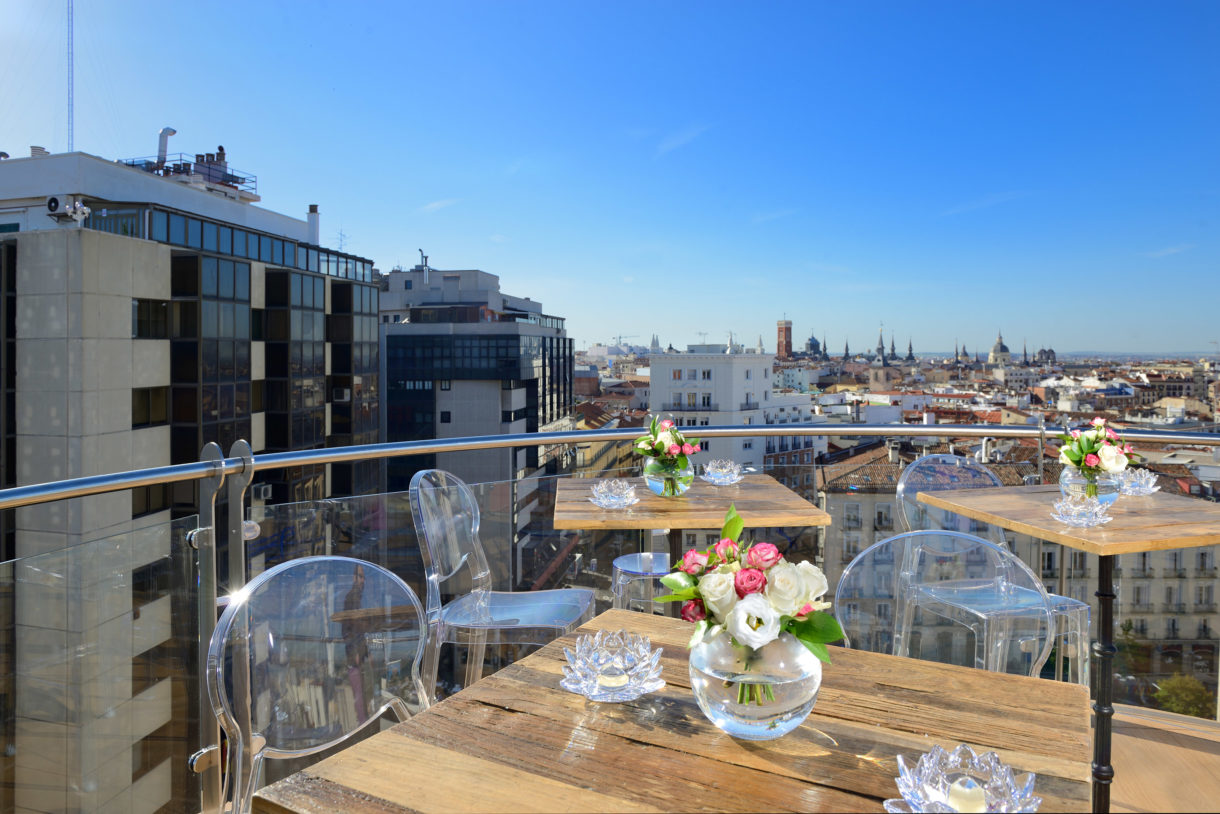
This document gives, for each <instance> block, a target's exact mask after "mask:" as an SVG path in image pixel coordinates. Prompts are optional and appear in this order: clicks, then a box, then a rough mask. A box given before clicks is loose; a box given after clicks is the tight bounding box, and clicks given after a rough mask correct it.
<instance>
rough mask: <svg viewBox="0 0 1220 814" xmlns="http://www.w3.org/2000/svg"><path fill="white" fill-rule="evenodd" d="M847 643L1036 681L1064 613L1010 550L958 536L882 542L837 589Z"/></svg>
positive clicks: (907, 536)
mask: <svg viewBox="0 0 1220 814" xmlns="http://www.w3.org/2000/svg"><path fill="white" fill-rule="evenodd" d="M834 609H835V616H836V618H837V619H838V620H839V624H840V625H842V627H843V632H844V636H845V638H846V640H847V646H849V647H854V648H856V649H861V650H874V651H879V652H886V653H892V654H894V655H898V656H907V657H911V658H920V659H925V660H930V661H942V662H946V663H951V664H963V665H966V666H972V667H977V668H980V669H985V670H992V671H995V672H1008V673H1027V674H1028V675H1032V676H1036V675H1038V674H1039V671H1040V670H1041V669H1042V665H1043V664H1045V662H1046V659H1047V656H1048V655H1049V653H1050V650H1051V646H1052V643H1053V641H1054V631H1055V613H1054V608H1053V606H1052V603H1051V600H1050V597H1049V595H1048V594H1047V592H1046V589H1045V588H1044V587H1043V586H1042V582H1041V580H1039V579H1038V578H1037V577H1036V576H1035V575H1034V573H1033V571H1031V570H1030V569H1029V567H1028V566H1027V565H1026V564H1025V563H1023V562H1022V561H1021V560H1020V559H1019V558H1017V557H1016V556H1015V555H1014V554H1012V553H1011V552H1010V551H1008V549H1007V548H1005V547H1003V546H998V545H996V544H995V543H992V542H989V541H987V540H984V539H982V538H981V537H975V536H973V535H970V534H964V533H961V532H954V531H914V532H906V533H904V534H899V535H896V536H894V537H890V538H889V539H887V540H882V541H880V542H878V543H874V544H873V545H871V546H869V547H868V548H866V549H865V550H864V551H862V552H860V554H859V555H857V556H856V557H855V559H853V560H852V561H851V563H850V564H848V566H847V568H846V569H845V570H844V571H843V575H842V577H840V579H839V584H838V587H837V589H836V591H835V605H834Z"/></svg>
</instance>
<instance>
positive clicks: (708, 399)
mask: <svg viewBox="0 0 1220 814" xmlns="http://www.w3.org/2000/svg"><path fill="white" fill-rule="evenodd" d="M699 403H700V404H701V405H702V406H704V407H711V406H712V394H711V393H704V394H703V396H702V397H701V399H700V402H699Z"/></svg>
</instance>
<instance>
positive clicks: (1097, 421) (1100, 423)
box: [1090, 416, 1106, 427]
mask: <svg viewBox="0 0 1220 814" xmlns="http://www.w3.org/2000/svg"><path fill="white" fill-rule="evenodd" d="M1090 423H1091V424H1092V425H1093V426H1094V427H1101V426H1104V425H1105V423H1106V420H1105V419H1104V418H1102V417H1101V416H1097V418H1094V419H1093V420H1092V421H1091V422H1090Z"/></svg>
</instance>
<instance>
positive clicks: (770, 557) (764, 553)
mask: <svg viewBox="0 0 1220 814" xmlns="http://www.w3.org/2000/svg"><path fill="white" fill-rule="evenodd" d="M783 558H784V555H783V554H780V553H779V549H778V548H776V547H775V544H774V543H757V544H755V545H753V546H750V550H749V551H747V552H746V562H747V563H749V564H750V565H752V566H754V567H755V568H762V569H767V568H770V567H771V566H773V565H775V564H776V563H777V562H779V561H780V560H781V559H783Z"/></svg>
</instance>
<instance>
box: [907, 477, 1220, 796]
mask: <svg viewBox="0 0 1220 814" xmlns="http://www.w3.org/2000/svg"><path fill="white" fill-rule="evenodd" d="M1060 496H1061V495H1060V492H1059V487H1058V486H1045V485H1044V486H1016V487H999V488H996V489H959V490H953V491H941V492H920V493H919V497H918V498H917V499H918V500H919V501H920V502H922V503H927V504H928V505H929V506H936V507H938V508H941V509H948V510H949V511H952V512H956V513H957V514H961V515H965V516H966V517H970V518H973V519H975V520H982V521H983V522H986V523H990V524H992V525H996V526H1001V527H1003V528H1006V529H1011V530H1013V531H1017V532H1021V533H1022V534H1029V535H1031V536H1033V537H1036V538H1039V539H1042V540H1047V541H1049V542H1052V543H1062V544H1063V545H1065V546H1068V547H1069V548H1075V549H1078V550H1080V551H1087V552H1089V553H1090V554H1097V555H1098V557H1097V593H1096V596H1097V599H1098V610H1099V614H1098V616H1099V617H1100V618H1099V619H1098V623H1097V624H1098V631H1097V641H1096V642H1094V644H1093V653H1094V655H1095V656H1096V657H1097V697H1096V699H1095V701H1094V703H1093V709H1094V711H1095V713H1096V731H1095V733H1094V734H1095V737H1094V747H1093V810H1094V811H1099V812H1104V811H1109V810H1110V783H1111V782H1112V781H1113V779H1114V767H1113V766H1112V765H1111V764H1110V759H1111V758H1110V738H1111V719H1112V718H1113V717H1114V706H1113V701H1114V670H1113V666H1112V665H1113V661H1114V654H1115V653H1116V652H1117V651H1118V648H1117V647H1115V645H1114V598H1115V597H1114V558H1115V557H1116V556H1117V555H1119V554H1131V553H1136V552H1141V551H1164V550H1166V549H1171V548H1188V547H1193V546H1203V545H1213V544H1216V543H1220V504H1217V503H1211V502H1208V501H1204V500H1197V499H1193V498H1188V497H1182V496H1181V495H1169V494H1165V493H1163V492H1155V493H1153V494H1151V495H1148V496H1146V497H1131V496H1128V495H1123V496H1122V497H1120V498H1119V499H1118V500H1117V501H1116V502H1115V503H1114V505H1113V506H1112V507H1111V508H1110V514H1111V516H1112V517H1113V518H1114V519H1113V520H1111V521H1110V522H1108V523H1106V524H1105V525H1102V526H1095V527H1093V528H1087V529H1081V528H1072V527H1071V526H1067V525H1064V524H1063V523H1059V522H1058V521H1055V520H1052V519H1051V507H1052V504H1054V502H1055V501H1056V500H1058V499H1059V498H1060Z"/></svg>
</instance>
